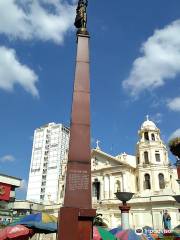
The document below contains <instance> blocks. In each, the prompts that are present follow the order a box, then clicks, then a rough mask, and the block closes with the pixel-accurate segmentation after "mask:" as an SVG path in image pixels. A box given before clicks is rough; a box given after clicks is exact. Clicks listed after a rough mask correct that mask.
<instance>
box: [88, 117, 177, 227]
mask: <svg viewBox="0 0 180 240" xmlns="http://www.w3.org/2000/svg"><path fill="white" fill-rule="evenodd" d="M138 134H139V140H138V142H137V147H136V155H135V156H132V155H128V154H126V153H123V154H120V155H118V156H111V155H109V154H107V153H105V152H103V151H102V150H101V149H100V148H99V146H97V148H96V149H93V150H92V196H93V203H94V207H95V208H97V210H98V212H99V213H102V214H103V219H104V221H105V223H106V224H107V225H108V226H110V227H116V226H118V225H121V216H120V215H121V214H120V210H119V205H120V204H121V202H120V201H119V200H117V199H116V197H115V194H114V193H115V192H117V191H122V192H132V193H134V196H133V198H132V199H131V200H130V201H129V202H128V203H129V205H130V206H131V209H130V214H129V220H130V226H131V227H132V228H138V227H143V226H151V227H153V228H154V229H162V228H163V224H162V215H163V213H164V210H165V209H166V210H168V212H169V214H170V215H171V219H172V221H171V222H172V227H175V226H176V225H178V224H180V212H179V210H178V208H179V206H178V203H176V202H175V200H174V198H173V197H172V196H173V195H176V194H179V192H180V188H179V185H178V183H177V181H176V180H177V172H176V168H174V167H173V166H171V164H170V161H169V158H168V151H167V147H166V146H165V144H164V143H163V141H162V140H161V137H160V130H159V129H158V128H157V127H156V125H155V124H154V122H152V121H149V120H148V119H147V120H146V121H145V122H144V123H143V124H142V126H141V128H140V130H139V132H138Z"/></svg>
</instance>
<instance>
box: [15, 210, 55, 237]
mask: <svg viewBox="0 0 180 240" xmlns="http://www.w3.org/2000/svg"><path fill="white" fill-rule="evenodd" d="M17 224H21V225H24V226H26V227H29V228H33V229H34V230H35V231H36V232H39V233H41V232H42V233H51V232H52V233H53V232H57V218H56V217H55V216H53V215H50V214H47V213H35V214H30V215H27V216H25V217H24V218H22V219H20V220H19V221H17V222H14V223H12V224H11V225H17Z"/></svg>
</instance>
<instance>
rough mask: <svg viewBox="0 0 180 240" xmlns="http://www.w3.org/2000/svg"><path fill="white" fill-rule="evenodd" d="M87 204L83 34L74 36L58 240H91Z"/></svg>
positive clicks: (86, 82)
mask: <svg viewBox="0 0 180 240" xmlns="http://www.w3.org/2000/svg"><path fill="white" fill-rule="evenodd" d="M91 201H92V200H91V149H90V84H89V35H88V34H87V32H85V33H84V34H83V33H78V34H77V58H76V70H75V81H74V92H73V102H72V113H71V127H70V144H69V155H68V163H67V173H66V187H65V198H64V206H63V207H62V208H61V209H60V213H59V227H58V239H60V240H72V239H73V240H90V239H92V221H93V217H94V216H95V214H96V211H95V210H94V209H92V202H91Z"/></svg>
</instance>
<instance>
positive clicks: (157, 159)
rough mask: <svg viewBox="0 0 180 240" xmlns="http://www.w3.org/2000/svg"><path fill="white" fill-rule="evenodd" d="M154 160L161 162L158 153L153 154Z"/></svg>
mask: <svg viewBox="0 0 180 240" xmlns="http://www.w3.org/2000/svg"><path fill="white" fill-rule="evenodd" d="M155 158H156V162H160V161H161V159H160V154H159V151H156V152H155Z"/></svg>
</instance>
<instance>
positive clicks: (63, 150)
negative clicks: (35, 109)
mask: <svg viewBox="0 0 180 240" xmlns="http://www.w3.org/2000/svg"><path fill="white" fill-rule="evenodd" d="M69 134H70V131H69V129H68V128H67V127H65V126H63V125H62V124H56V123H49V124H46V125H44V126H42V127H40V128H37V129H36V130H35V131H34V139H33V148H32V156H31V164H30V170H29V181H28V189H27V198H26V199H27V200H30V201H34V202H39V203H48V202H51V203H58V192H59V190H58V186H59V177H60V175H61V172H62V163H63V160H64V159H65V158H67V157H66V154H67V152H68V148H69Z"/></svg>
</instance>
